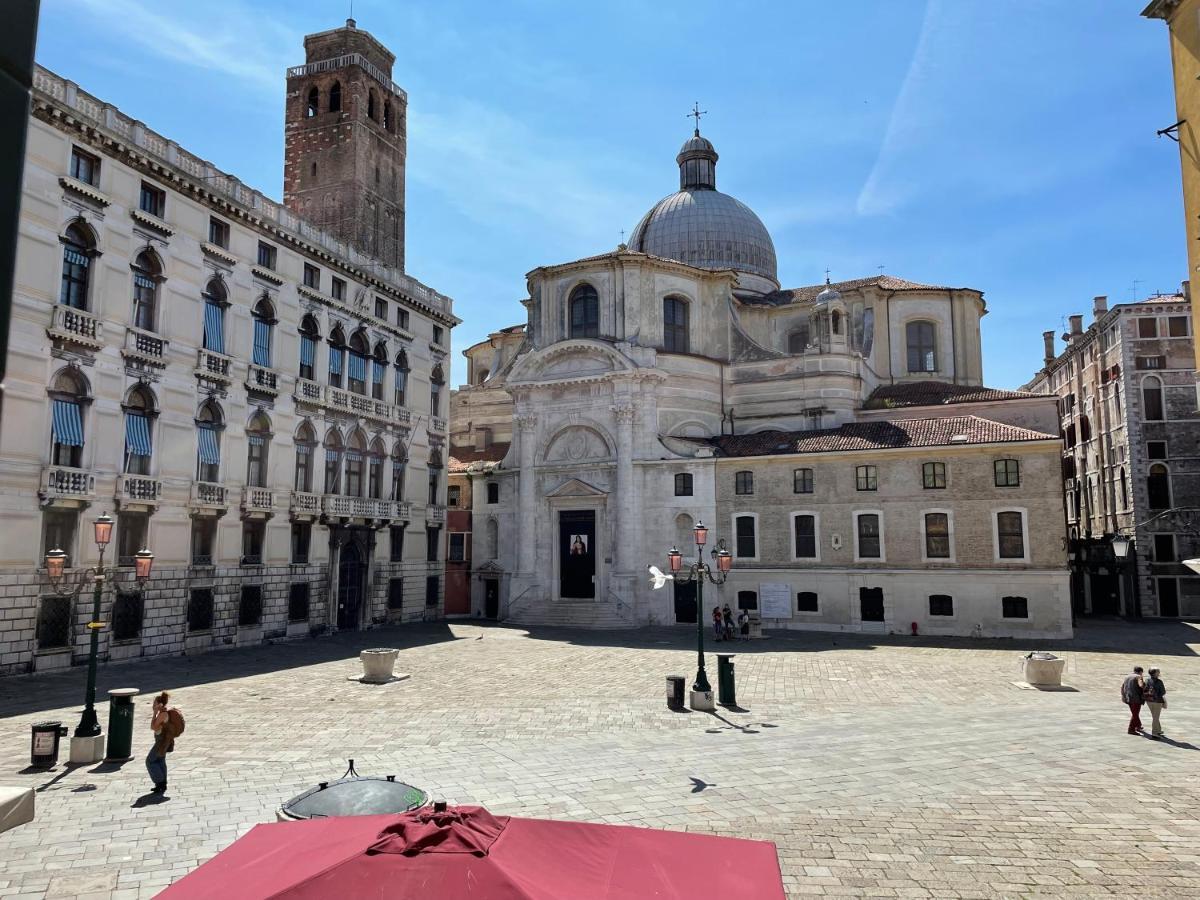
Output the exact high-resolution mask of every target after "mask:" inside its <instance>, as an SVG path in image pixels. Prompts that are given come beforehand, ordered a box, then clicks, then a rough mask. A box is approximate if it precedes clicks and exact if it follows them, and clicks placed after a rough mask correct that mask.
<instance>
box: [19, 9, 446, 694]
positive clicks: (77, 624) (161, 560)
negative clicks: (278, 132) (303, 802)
mask: <svg viewBox="0 0 1200 900" xmlns="http://www.w3.org/2000/svg"><path fill="white" fill-rule="evenodd" d="M305 43H306V47H307V51H308V59H307V62H306V63H305V64H304V65H302V66H298V67H296V68H293V69H290V70H289V71H288V99H287V105H286V119H287V133H288V152H287V178H288V186H287V189H286V191H285V196H286V198H287V200H286V203H285V204H283V205H281V204H278V203H275V202H273V201H272V200H270V199H268V198H267V197H265V196H263V195H262V194H261V193H259V192H258V191H255V190H252V189H251V188H249V187H247V186H246V185H244V184H242V183H241V182H240V181H238V180H237V179H236V178H235V177H233V176H232V175H229V174H227V173H225V172H222V171H220V170H218V169H216V168H215V167H214V166H213V165H212V164H211V163H208V162H206V161H205V160H203V159H200V158H198V157H196V156H195V155H193V154H191V153H189V152H187V151H186V150H184V149H183V148H182V147H180V146H179V145H178V144H176V143H175V142H173V141H171V140H170V139H169V138H167V137H164V136H163V135H160V134H157V133H156V132H154V131H152V130H150V129H149V128H147V127H146V126H145V125H143V124H142V123H141V122H139V121H137V120H136V119H134V118H132V117H131V116H129V115H127V114H125V113H122V112H121V111H120V110H118V109H116V108H114V107H113V106H111V105H109V104H107V103H105V102H104V101H103V100H101V99H99V98H96V97H93V96H92V95H90V94H88V93H86V92H85V91H84V90H83V89H82V88H80V87H79V86H78V85H76V84H74V83H72V82H70V81H68V80H66V79H64V78H62V77H60V76H58V75H56V74H54V73H52V72H49V71H47V70H45V69H43V68H38V69H37V71H36V75H35V81H34V93H33V109H32V118H31V122H30V130H29V141H28V149H27V154H26V162H25V180H24V188H23V195H22V203H21V220H20V238H19V240H20V243H19V247H18V254H17V260H18V263H17V272H16V291H15V295H14V298H13V318H12V332H11V346H10V348H9V370H8V382H7V386H6V387H7V390H6V404H5V422H4V429H3V432H2V433H0V516H2V521H3V526H2V528H3V541H0V547H2V550H0V584H2V585H3V586H4V591H3V598H2V599H0V605H2V608H3V611H4V612H3V630H2V632H0V672H4V673H13V672H24V671H29V670H38V671H41V670H45V669H53V668H58V667H63V666H68V665H71V664H72V663H76V662H79V661H80V660H81V659H85V658H86V656H87V641H88V637H87V630H86V628H85V625H86V623H87V622H88V620H89V618H90V614H91V611H90V606H91V604H90V600H89V602H82V603H81V602H78V601H76V602H72V601H71V600H70V599H63V598H60V597H58V596H56V595H55V594H54V592H53V591H51V590H50V586H49V584H48V583H47V580H46V577H45V573H44V570H43V569H42V560H43V559H44V557H45V554H46V552H47V551H49V550H51V549H54V548H61V549H62V550H63V551H65V552H66V554H67V557H68V565H69V566H70V567H71V570H72V571H73V572H78V571H79V570H81V569H83V568H84V567H87V566H90V565H94V564H95V563H96V561H97V551H96V547H95V546H94V544H93V542H92V540H91V532H92V529H91V520H92V519H93V518H95V516H97V515H99V514H100V513H101V512H103V511H109V512H111V513H112V514H113V515H114V516H115V518H116V529H115V537H114V540H113V543H112V545H111V546H110V547H109V548H108V554H107V556H106V558H105V561H106V563H115V564H117V565H119V566H126V565H129V564H130V563H131V561H132V560H131V558H132V555H133V554H134V553H135V552H136V551H138V550H139V549H141V548H142V547H144V546H145V547H149V548H150V549H151V550H152V551H153V553H154V555H155V563H154V572H153V575H152V578H151V580H150V581H149V583H148V584H147V585H146V586H145V588H144V589H143V590H141V591H137V590H133V589H129V590H123V591H119V592H117V593H116V594H115V595H114V594H113V593H109V594H108V595H107V596H106V597H105V602H104V607H103V612H102V615H101V621H103V622H105V623H107V627H106V628H105V629H104V631H103V632H102V638H101V653H102V658H104V659H120V658H128V657H136V656H146V655H153V654H170V653H189V654H190V653H198V652H204V651H207V650H209V649H212V648H216V647H222V646H229V645H245V644H255V643H259V642H262V641H264V640H275V639H279V638H284V637H289V636H296V635H308V634H310V633H314V632H321V631H327V630H336V629H344V628H363V627H367V626H370V625H371V624H373V623H379V622H383V621H387V620H410V619H421V618H425V617H430V616H438V615H440V614H441V603H442V590H443V584H442V579H443V556H444V552H443V546H444V535H443V530H444V527H445V522H446V508H445V477H444V466H445V462H444V460H445V457H446V447H445V441H446V429H447V422H446V418H445V417H446V414H447V411H446V405H447V402H446V398H445V397H444V393H445V388H444V381H445V377H444V374H443V372H444V371H445V365H446V358H447V354H448V353H449V350H450V330H451V328H453V327H454V325H456V324H457V322H458V320H457V319H456V318H455V317H454V315H453V309H452V304H451V300H450V298H448V297H445V296H443V295H442V294H439V293H438V292H436V291H434V290H432V289H430V288H428V287H426V286H425V285H423V284H421V283H420V282H418V281H417V280H415V279H414V278H412V277H410V276H408V275H407V274H405V272H404V270H403V268H402V267H401V264H402V262H403V253H402V250H401V249H400V248H399V247H398V246H395V240H397V239H399V240H401V241H402V235H403V230H402V228H400V229H399V230H391V231H388V230H386V229H385V230H384V232H383V234H384V235H385V236H388V235H390V236H391V237H387V239H386V240H384V239H382V238H380V239H377V238H376V237H374V236H373V235H372V234H370V233H367V234H363V233H358V232H355V233H348V232H346V231H345V230H344V229H337V228H332V225H333V224H334V223H333V221H332V220H326V221H324V222H323V223H322V224H323V225H325V226H326V228H328V229H329V230H326V228H322V227H318V225H316V224H314V223H313V221H311V220H309V219H308V218H307V217H308V216H310V215H312V216H314V217H316V218H320V216H317V214H316V212H315V210H316V209H317V207H316V206H314V205H313V204H310V203H309V202H308V201H309V197H310V193H309V192H313V193H312V194H311V195H317V194H319V195H320V196H322V197H324V196H326V195H332V196H333V197H335V198H336V201H337V202H336V204H335V205H336V206H337V208H338V209H341V210H342V211H343V212H346V213H347V214H349V215H352V216H354V217H358V212H356V211H361V209H363V208H370V204H371V203H372V202H377V201H378V198H379V197H380V196H381V193H382V195H384V196H385V197H386V199H387V203H386V204H383V206H382V207H379V208H384V209H385V210H387V209H390V210H392V211H393V212H394V213H397V215H393V216H392V221H393V223H396V222H402V218H403V206H404V204H403V194H402V188H403V177H402V170H403V134H404V115H405V104H404V98H403V92H401V91H399V89H398V88H396V86H395V85H394V84H393V83H392V81H391V77H390V74H391V73H390V64H391V55H390V54H389V53H387V51H386V50H384V49H383V48H381V47H380V46H379V45H378V43H377V42H376V41H374V39H373V38H371V37H370V36H369V35H367V34H366V33H365V32H361V31H359V30H357V28H356V26H355V24H354V23H353V21H350V22H348V23H347V25H346V26H345V27H344V28H340V29H336V30H335V31H332V32H325V33H323V34H320V35H311V36H310V37H309V38H308V39H307V40H306V42H305ZM372 97H375V98H376V99H375V103H374V106H372V99H371V98H372ZM379 98H383V100H382V101H380V99H379ZM310 101H311V102H310ZM381 102H382V106H381ZM388 103H391V106H390V112H388V110H389V106H388V105H387V104H388ZM388 116H390V119H389V118H388ZM314 127H319V129H325V131H326V132H332V133H333V134H334V135H335V138H332V139H331V140H333V141H334V144H335V146H333V147H329V148H322V149H315V148H313V147H312V146H309V145H305V144H304V141H306V140H309V139H310V138H309V137H307V136H306V135H309V134H310V133H311V132H312V129H313V128H314ZM339 132H340V133H339ZM312 140H316V139H315V138H312ZM344 157H353V159H354V160H355V161H354V162H353V164H351V163H350V162H349V161H347V159H345V158H344ZM373 159H382V160H384V161H385V162H388V163H392V164H395V169H394V171H397V172H398V178H397V180H396V181H395V182H387V183H386V184H385V185H384V187H382V188H381V187H380V186H379V185H377V184H376V183H375V179H374V178H373V173H372V172H371V169H370V161H371V160H373ZM327 160H328V165H327V164H326V162H327ZM339 160H341V161H340V162H339ZM362 160H366V161H367V169H366V170H365V171H366V172H367V174H366V175H364V174H363V171H364V170H363V169H362V168H361V165H360V163H361V161H362ZM397 191H400V193H397ZM321 208H322V209H323V208H324V207H321ZM385 219H386V212H385ZM396 235H399V236H400V237H399V238H396V237H395V236H396ZM377 254H378V255H377ZM85 600H88V598H87V597H85Z"/></svg>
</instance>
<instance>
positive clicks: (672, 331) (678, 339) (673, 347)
mask: <svg viewBox="0 0 1200 900" xmlns="http://www.w3.org/2000/svg"><path fill="white" fill-rule="evenodd" d="M663 349H664V350H668V351H671V352H674V353H687V352H688V305H687V301H686V300H681V299H680V298H679V297H664V298H663Z"/></svg>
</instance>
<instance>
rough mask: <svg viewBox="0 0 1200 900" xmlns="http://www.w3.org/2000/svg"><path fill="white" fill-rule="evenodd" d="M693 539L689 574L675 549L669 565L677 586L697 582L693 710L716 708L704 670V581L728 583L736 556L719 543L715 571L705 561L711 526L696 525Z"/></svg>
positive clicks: (681, 555) (714, 551)
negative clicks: (694, 546)
mask: <svg viewBox="0 0 1200 900" xmlns="http://www.w3.org/2000/svg"><path fill="white" fill-rule="evenodd" d="M692 537H693V539H694V540H695V541H696V561H695V562H694V563H692V564H691V565H690V566H688V568H687V569H686V571H685V570H684V568H683V553H682V552H680V551H679V550H678V549H677V548H675V547H672V548H671V549H670V550H668V551H667V565H668V566H669V567H670V569H671V575H672V576H673V577H674V579H675V583H676V584H687V583H688V582H689V581H695V582H696V657H697V667H696V681H695V683H694V684H693V685H692V704H691V705H692V709H707V710H713V709H716V706H715V705H714V704H713V701H712V685H711V684H709V683H708V675H707V673H706V672H705V671H704V581H705V579H707V580H708V581H710V582H712V583H713V584H716V585H721V584H724V583H725V579H726V578H727V577H728V575H729V570H730V569H731V568H732V567H733V554H731V553H730V552H729V551H728V550H727V549H726V548H725V542H724V541H720V542H718V544H717V546H716V547H714V548H713V549H712V551H711V553H712V558H713V560H714V561H715V562H716V564H717V570H716V572H714V571H713V570H712V569H711V568H710V567H709V565H708V564H707V563H706V562H705V561H704V545H705V544H706V543H707V542H708V526H706V525H705V524H704V523H703V522H697V523H696V527H695V528H694V529H692Z"/></svg>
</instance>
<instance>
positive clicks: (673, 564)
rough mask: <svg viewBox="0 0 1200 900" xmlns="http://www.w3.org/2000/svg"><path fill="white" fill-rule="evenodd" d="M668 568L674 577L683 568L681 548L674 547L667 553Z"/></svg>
mask: <svg viewBox="0 0 1200 900" xmlns="http://www.w3.org/2000/svg"><path fill="white" fill-rule="evenodd" d="M667 566H668V568H670V570H671V574H673V575H674V574H676V573H678V572H679V570H680V569H682V568H683V554H682V553H680V552H679V548H677V547H672V548H671V549H670V550H668V551H667Z"/></svg>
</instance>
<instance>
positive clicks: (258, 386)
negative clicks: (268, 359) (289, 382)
mask: <svg viewBox="0 0 1200 900" xmlns="http://www.w3.org/2000/svg"><path fill="white" fill-rule="evenodd" d="M246 388H247V389H248V390H251V391H258V392H259V393H262V394H270V395H271V396H272V397H275V396H278V394H279V376H278V375H276V374H275V372H274V371H273V370H271V369H268V368H265V367H263V366H256V365H255V364H254V363H250V365H249V367H248V368H247V369H246Z"/></svg>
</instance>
